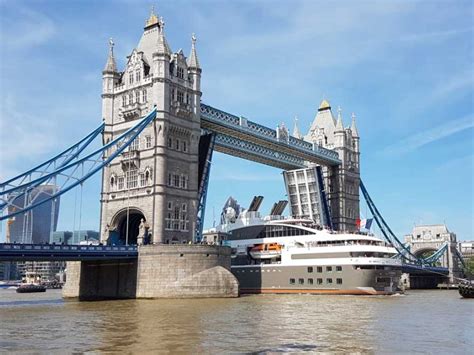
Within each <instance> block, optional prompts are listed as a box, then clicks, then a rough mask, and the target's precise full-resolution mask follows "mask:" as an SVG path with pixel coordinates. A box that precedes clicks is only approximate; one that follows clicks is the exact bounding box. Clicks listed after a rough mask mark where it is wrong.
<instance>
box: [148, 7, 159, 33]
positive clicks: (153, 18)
mask: <svg viewBox="0 0 474 355" xmlns="http://www.w3.org/2000/svg"><path fill="white" fill-rule="evenodd" d="M158 24H159V20H158V16H156V14H155V7H154V6H153V5H152V6H151V11H150V17H149V18H148V20H146V21H145V28H148V27H151V26H155V25H158Z"/></svg>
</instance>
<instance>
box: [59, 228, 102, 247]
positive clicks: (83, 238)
mask: <svg viewBox="0 0 474 355" xmlns="http://www.w3.org/2000/svg"><path fill="white" fill-rule="evenodd" d="M99 239H100V236H99V232H97V231H94V230H79V231H74V232H70V231H56V232H53V233H51V240H50V243H55V244H69V245H71V244H79V243H80V242H87V241H93V242H95V241H98V240H99Z"/></svg>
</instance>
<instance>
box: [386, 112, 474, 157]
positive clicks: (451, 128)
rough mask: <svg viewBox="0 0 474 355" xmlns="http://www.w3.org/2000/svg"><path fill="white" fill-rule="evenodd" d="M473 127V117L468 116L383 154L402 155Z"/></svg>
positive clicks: (422, 134)
mask: <svg viewBox="0 0 474 355" xmlns="http://www.w3.org/2000/svg"><path fill="white" fill-rule="evenodd" d="M473 127H474V116H473V115H468V116H465V117H462V118H458V119H456V120H449V121H448V122H446V123H444V124H441V125H439V126H436V127H433V128H430V129H428V130H426V131H422V132H419V133H416V134H414V135H411V136H409V137H406V138H404V139H402V140H401V141H399V142H398V143H395V144H392V145H390V146H388V147H386V148H385V149H384V150H383V151H382V153H383V154H386V155H402V154H405V153H409V152H411V151H414V150H416V149H418V148H420V147H422V146H424V145H427V144H430V143H433V142H436V141H438V140H440V139H443V138H446V137H449V136H451V135H453V134H455V133H458V132H461V131H464V130H466V129H470V128H473Z"/></svg>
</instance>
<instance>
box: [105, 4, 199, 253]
mask: <svg viewBox="0 0 474 355" xmlns="http://www.w3.org/2000/svg"><path fill="white" fill-rule="evenodd" d="M164 26H165V23H164V22H163V19H162V18H158V16H157V15H155V14H154V13H153V11H152V13H151V14H150V17H149V19H148V20H147V21H146V23H145V28H144V32H143V35H142V37H141V39H140V41H139V43H138V45H137V47H136V48H134V49H133V50H132V51H131V53H130V55H129V56H128V57H127V61H126V65H125V68H124V69H123V71H119V70H118V68H117V64H116V61H115V58H114V52H113V46H114V43H113V42H112V40H111V41H110V53H109V56H108V59H107V63H106V66H105V69H104V71H103V72H102V74H103V75H102V77H103V89H102V116H103V120H104V122H105V130H104V134H103V140H104V143H107V142H109V141H110V140H111V139H113V138H115V137H116V136H118V135H120V134H121V133H123V132H124V131H125V130H127V129H129V128H130V127H132V126H133V125H135V124H136V123H137V120H139V119H140V118H141V117H143V116H146V114H147V113H149V112H150V111H151V110H152V109H153V108H154V107H156V109H157V117H156V120H154V121H153V122H152V123H150V125H149V126H148V127H146V128H145V129H144V130H143V131H142V133H141V134H140V136H139V137H137V139H135V141H133V142H132V144H131V145H130V146H129V148H128V149H127V151H125V152H124V153H123V154H122V155H120V156H119V157H117V158H116V159H115V160H114V161H113V162H112V163H111V164H110V165H109V166H108V167H107V168H105V169H104V170H103V175H102V193H101V240H102V241H103V242H106V241H108V242H109V243H114V244H126V243H128V244H137V243H138V244H141V243H142V242H150V243H182V242H186V241H189V240H191V239H192V238H193V233H194V228H195V224H196V214H197V206H198V149H199V138H200V135H201V128H200V127H201V125H200V97H201V91H200V90H201V68H200V66H199V61H198V57H197V53H196V49H195V42H196V38H195V37H194V35H193V36H192V46H191V54H190V56H189V57H188V58H186V57H185V56H184V54H183V51H182V50H179V51H178V52H176V53H173V52H172V51H171V49H170V46H169V45H168V42H167V41H166V38H165V32H164ZM127 226H128V227H127Z"/></svg>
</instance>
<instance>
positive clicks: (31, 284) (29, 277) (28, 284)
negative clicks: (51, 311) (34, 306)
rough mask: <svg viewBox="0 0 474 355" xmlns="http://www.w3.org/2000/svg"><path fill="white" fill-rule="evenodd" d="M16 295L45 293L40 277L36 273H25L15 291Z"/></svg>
mask: <svg viewBox="0 0 474 355" xmlns="http://www.w3.org/2000/svg"><path fill="white" fill-rule="evenodd" d="M16 292H17V293H32V292H46V287H45V286H44V285H42V283H41V275H40V274H39V273H37V272H32V271H27V272H26V275H25V277H24V278H23V282H22V283H21V284H20V285H19V286H18V288H17V289H16Z"/></svg>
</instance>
